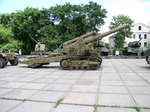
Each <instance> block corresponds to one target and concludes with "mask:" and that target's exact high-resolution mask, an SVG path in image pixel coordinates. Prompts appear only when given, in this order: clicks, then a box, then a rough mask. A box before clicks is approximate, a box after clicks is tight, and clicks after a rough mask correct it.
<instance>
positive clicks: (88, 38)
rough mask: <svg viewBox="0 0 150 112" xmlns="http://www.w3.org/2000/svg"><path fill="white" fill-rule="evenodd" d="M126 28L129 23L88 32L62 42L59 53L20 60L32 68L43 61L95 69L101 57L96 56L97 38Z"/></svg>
mask: <svg viewBox="0 0 150 112" xmlns="http://www.w3.org/2000/svg"><path fill="white" fill-rule="evenodd" d="M126 28H129V25H124V26H121V27H118V28H116V29H112V30H111V31H108V32H105V33H102V34H97V33H96V32H89V33H87V34H85V35H82V36H80V37H77V38H75V39H72V40H69V41H67V42H65V43H63V44H62V45H61V46H60V49H61V52H59V53H51V54H49V55H43V56H38V57H36V58H30V59H27V60H24V61H22V63H23V64H27V65H28V66H29V67H32V68H34V67H39V66H41V65H43V64H44V63H50V62H60V66H61V68H63V69H97V68H99V67H100V65H101V63H102V59H101V57H100V56H98V52H99V50H98V49H97V46H98V40H100V39H102V38H103V37H106V36H108V35H110V34H112V33H115V32H117V31H120V30H123V29H126Z"/></svg>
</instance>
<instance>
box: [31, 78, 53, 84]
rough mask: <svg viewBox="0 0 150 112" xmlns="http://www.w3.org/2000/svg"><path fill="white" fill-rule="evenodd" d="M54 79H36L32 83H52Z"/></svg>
mask: <svg viewBox="0 0 150 112" xmlns="http://www.w3.org/2000/svg"><path fill="white" fill-rule="evenodd" d="M54 81H55V79H48V78H38V79H36V80H33V81H32V82H36V83H53V82H54Z"/></svg>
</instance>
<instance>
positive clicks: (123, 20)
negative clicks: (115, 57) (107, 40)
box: [109, 15, 133, 49]
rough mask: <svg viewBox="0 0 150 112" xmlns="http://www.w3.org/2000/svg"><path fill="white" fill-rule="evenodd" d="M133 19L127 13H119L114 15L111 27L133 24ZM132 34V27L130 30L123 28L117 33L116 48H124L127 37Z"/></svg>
mask: <svg viewBox="0 0 150 112" xmlns="http://www.w3.org/2000/svg"><path fill="white" fill-rule="evenodd" d="M132 23H133V20H132V19H131V18H130V17H129V16H126V15H118V16H113V19H112V21H111V23H110V26H109V28H110V29H113V28H115V27H118V26H120V25H125V24H128V25H131V26H132ZM131 35H132V32H131V27H130V28H129V29H128V30H122V31H120V32H118V33H116V34H115V48H118V49H122V48H123V47H124V43H125V38H126V37H130V36H131Z"/></svg>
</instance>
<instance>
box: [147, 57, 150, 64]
mask: <svg viewBox="0 0 150 112" xmlns="http://www.w3.org/2000/svg"><path fill="white" fill-rule="evenodd" d="M146 61H147V64H150V57H149V56H146Z"/></svg>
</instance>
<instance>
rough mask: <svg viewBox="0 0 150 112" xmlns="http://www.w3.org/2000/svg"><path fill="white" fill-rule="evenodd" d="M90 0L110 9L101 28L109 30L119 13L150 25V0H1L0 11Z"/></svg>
mask: <svg viewBox="0 0 150 112" xmlns="http://www.w3.org/2000/svg"><path fill="white" fill-rule="evenodd" d="M89 1H93V2H97V3H98V4H101V5H102V7H103V8H105V9H106V10H107V11H108V13H107V18H106V19H105V22H106V24H105V25H104V26H103V27H102V29H101V30H104V31H105V30H107V29H108V26H109V23H110V21H111V19H112V16H117V15H119V14H124V15H128V16H129V17H130V18H131V19H133V20H134V21H135V23H138V22H141V23H145V24H147V25H148V24H149V25H150V0H0V13H11V12H15V11H16V10H23V9H24V8H26V7H34V8H40V9H41V8H49V7H51V6H55V5H56V4H65V3H66V2H70V3H71V4H86V3H88V2H89Z"/></svg>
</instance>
